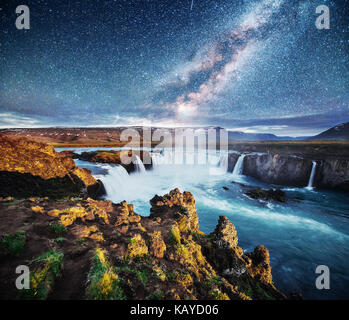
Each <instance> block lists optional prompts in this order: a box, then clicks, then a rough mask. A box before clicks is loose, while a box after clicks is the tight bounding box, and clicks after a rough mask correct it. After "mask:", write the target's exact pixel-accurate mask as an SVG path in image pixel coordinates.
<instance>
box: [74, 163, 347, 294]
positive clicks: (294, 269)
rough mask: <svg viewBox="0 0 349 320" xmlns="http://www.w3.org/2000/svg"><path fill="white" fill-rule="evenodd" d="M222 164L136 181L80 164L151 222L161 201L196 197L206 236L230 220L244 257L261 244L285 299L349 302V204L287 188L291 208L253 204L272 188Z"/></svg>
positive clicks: (158, 170)
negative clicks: (171, 195)
mask: <svg viewBox="0 0 349 320" xmlns="http://www.w3.org/2000/svg"><path fill="white" fill-rule="evenodd" d="M215 161H216V162H215V163H214V161H213V163H212V164H211V165H174V164H170V165H166V164H158V165H156V166H155V168H154V170H152V171H147V172H146V173H136V174H131V175H127V173H126V174H125V172H124V170H123V168H121V167H118V166H111V165H104V164H91V163H88V162H83V161H79V160H77V164H78V165H79V166H81V167H86V168H88V169H90V170H92V172H93V174H94V175H95V176H96V177H97V178H100V179H101V180H102V181H103V182H104V184H105V186H106V189H107V192H108V195H107V198H108V199H111V200H112V201H114V202H120V201H122V200H126V201H128V202H129V203H133V204H134V205H135V211H136V212H137V213H138V214H141V215H145V216H146V215H149V209H150V204H149V200H150V199H151V198H152V197H153V196H154V195H155V194H158V195H163V194H165V193H167V192H169V191H170V190H171V189H173V188H179V189H180V190H181V191H190V192H191V193H193V195H194V197H195V200H196V207H197V212H198V215H199V223H200V229H201V230H202V231H204V232H205V233H210V232H212V231H213V230H214V228H215V226H216V224H217V220H218V217H219V216H220V215H225V216H227V217H228V218H229V219H230V220H231V221H232V223H233V224H234V225H235V227H236V229H237V232H238V237H239V245H240V246H241V247H242V248H243V249H244V250H245V251H251V250H253V249H254V247H256V246H257V245H259V244H263V245H265V246H266V247H267V248H268V249H269V251H270V257H271V266H272V274H273V279H274V283H275V285H276V286H277V287H278V288H279V289H280V290H281V291H283V292H285V293H290V292H300V293H301V294H302V295H303V297H304V298H307V299H349V290H348V288H349V255H348V248H349V199H348V196H347V195H345V194H342V193H338V192H328V191H319V190H316V189H314V190H308V189H305V188H304V189H298V188H285V187H284V188H283V190H284V191H285V192H286V195H287V201H286V203H276V202H265V201H259V200H253V199H250V198H248V197H247V196H246V195H244V192H245V191H246V190H248V189H251V188H253V187H256V186H258V187H264V188H270V187H273V186H270V185H266V184H263V183H261V182H258V181H256V180H253V179H251V178H248V177H244V176H240V177H236V176H233V175H232V174H231V173H227V172H225V170H224V168H220V167H219V157H218V158H217V159H216V160H215ZM233 180H234V181H235V182H233ZM223 186H226V187H228V188H229V190H224V189H223ZM281 188H282V187H281ZM318 265H327V266H328V267H329V269H330V272H331V274H330V290H318V289H316V286H315V280H316V277H317V276H318V275H317V274H316V273H315V269H316V267H317V266H318Z"/></svg>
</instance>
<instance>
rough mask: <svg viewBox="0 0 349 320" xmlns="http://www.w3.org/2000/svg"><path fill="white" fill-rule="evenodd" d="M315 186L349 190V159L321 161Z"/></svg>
mask: <svg viewBox="0 0 349 320" xmlns="http://www.w3.org/2000/svg"><path fill="white" fill-rule="evenodd" d="M314 186H315V187H319V188H328V189H338V190H343V191H347V192H348V191H349V160H330V159H328V160H325V161H319V166H318V169H317V172H316V175H315V180H314Z"/></svg>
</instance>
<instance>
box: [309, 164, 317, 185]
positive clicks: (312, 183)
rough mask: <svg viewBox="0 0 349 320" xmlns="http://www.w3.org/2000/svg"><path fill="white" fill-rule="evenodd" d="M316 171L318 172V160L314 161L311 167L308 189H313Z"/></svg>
mask: <svg viewBox="0 0 349 320" xmlns="http://www.w3.org/2000/svg"><path fill="white" fill-rule="evenodd" d="M315 172H316V161H313V167H312V168H311V173H310V177H309V182H308V186H307V189H313V185H314V177H315Z"/></svg>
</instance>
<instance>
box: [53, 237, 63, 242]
mask: <svg viewBox="0 0 349 320" xmlns="http://www.w3.org/2000/svg"><path fill="white" fill-rule="evenodd" d="M64 240H65V239H64V238H62V237H59V238H56V239H54V241H55V242H57V243H62V242H63V241H64Z"/></svg>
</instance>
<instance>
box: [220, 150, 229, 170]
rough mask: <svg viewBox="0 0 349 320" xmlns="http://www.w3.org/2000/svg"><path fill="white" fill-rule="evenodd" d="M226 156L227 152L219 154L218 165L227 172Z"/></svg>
mask: <svg viewBox="0 0 349 320" xmlns="http://www.w3.org/2000/svg"><path fill="white" fill-rule="evenodd" d="M228 156H229V154H228V153H227V152H225V153H223V154H221V156H220V158H219V167H220V168H221V169H222V170H223V171H224V172H227V171H228V164H229V163H228Z"/></svg>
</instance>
